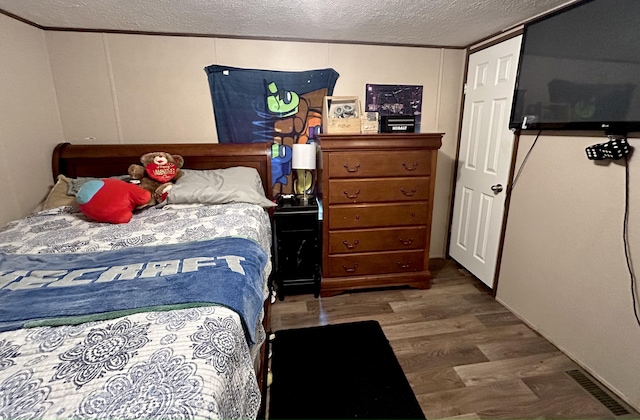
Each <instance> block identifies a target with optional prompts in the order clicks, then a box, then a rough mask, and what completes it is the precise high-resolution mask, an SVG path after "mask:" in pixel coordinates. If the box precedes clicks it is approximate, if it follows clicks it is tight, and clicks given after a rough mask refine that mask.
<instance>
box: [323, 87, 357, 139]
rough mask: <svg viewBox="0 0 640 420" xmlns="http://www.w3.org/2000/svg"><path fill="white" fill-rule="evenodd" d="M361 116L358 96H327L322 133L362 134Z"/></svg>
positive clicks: (325, 98)
mask: <svg viewBox="0 0 640 420" xmlns="http://www.w3.org/2000/svg"><path fill="white" fill-rule="evenodd" d="M361 115H362V113H361V110H360V100H359V99H358V97H357V96H325V97H324V109H323V111H322V121H323V125H322V131H323V132H324V133H326V134H353V133H360V124H361V121H360V117H361Z"/></svg>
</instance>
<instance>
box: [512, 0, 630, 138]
mask: <svg viewBox="0 0 640 420" xmlns="http://www.w3.org/2000/svg"><path fill="white" fill-rule="evenodd" d="M509 128H514V129H529V130H546V129H549V130H577V131H583V130H587V131H592V130H596V131H604V132H605V133H608V134H626V133H628V132H631V131H640V0H591V1H585V2H581V3H578V4H577V5H574V6H572V7H570V8H568V9H565V10H563V11H559V12H556V13H554V14H551V15H549V16H546V17H544V18H542V19H541V20H538V21H535V22H532V23H531V24H528V25H526V26H525V28H524V36H523V40H522V51H521V55H520V62H519V64H518V76H517V79H516V90H515V94H514V99H513V106H512V108H511V120H510V122H509Z"/></svg>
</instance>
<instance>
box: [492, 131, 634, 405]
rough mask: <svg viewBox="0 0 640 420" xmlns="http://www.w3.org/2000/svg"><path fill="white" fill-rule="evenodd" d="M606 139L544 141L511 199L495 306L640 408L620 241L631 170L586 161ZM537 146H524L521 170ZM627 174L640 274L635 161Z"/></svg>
mask: <svg viewBox="0 0 640 420" xmlns="http://www.w3.org/2000/svg"><path fill="white" fill-rule="evenodd" d="M606 140H607V139H606V138H604V137H597V138H583V137H552V136H541V138H540V139H539V140H538V143H537V144H536V146H535V148H534V149H533V151H532V152H531V155H530V157H529V159H528V161H527V163H526V166H525V167H524V170H523V171H522V174H521V176H520V178H519V180H518V181H517V184H516V186H515V188H514V191H513V195H512V198H511V206H510V210H509V219H508V222H507V230H506V239H505V244H504V254H503V259H502V266H501V270H500V275H499V280H498V289H497V299H498V300H499V301H500V302H502V303H503V304H505V305H506V306H507V307H508V308H510V309H511V310H512V311H513V312H515V313H516V314H518V315H519V316H520V317H522V318H523V319H524V320H525V321H526V322H527V323H529V324H530V325H531V326H533V327H534V328H535V329H536V330H537V331H538V332H540V333H541V334H542V335H543V336H545V337H546V338H547V339H549V340H550V341H551V342H553V343H554V344H555V345H556V346H558V347H559V348H560V349H562V350H563V351H564V352H566V353H567V354H568V355H569V356H571V357H572V358H573V359H575V360H576V361H578V362H579V363H580V364H582V366H584V367H586V368H587V370H589V371H590V372H591V373H592V374H594V375H595V376H596V377H598V378H599V379H600V380H602V381H603V383H605V384H606V385H608V386H609V387H610V388H611V389H612V390H614V391H615V392H616V393H618V394H619V395H620V396H621V397H623V398H624V399H625V400H626V401H627V402H629V403H630V404H632V405H633V406H635V407H636V408H640V325H638V324H637V323H636V321H635V318H634V314H633V304H632V297H631V280H630V276H629V273H628V272H627V265H626V260H625V254H624V247H623V239H622V232H623V231H622V229H623V217H624V191H625V168H624V166H623V165H621V162H622V161H620V162H616V163H610V162H609V163H607V164H605V165H599V164H596V163H594V162H593V161H590V160H588V159H587V158H586V155H585V152H584V149H585V147H587V146H589V145H592V144H594V143H602V142H604V141H606ZM532 142H533V137H532V136H523V137H522V138H521V141H520V146H519V149H518V161H517V165H516V168H519V166H520V163H521V162H522V159H523V157H524V155H525V154H526V153H527V151H528V150H529V147H530V145H531V144H532ZM630 142H631V144H633V145H635V147H636V148H637V147H638V146H640V141H639V140H638V139H630ZM630 175H631V177H630V189H631V202H630V203H631V206H630V219H629V227H630V232H629V239H630V242H629V244H630V250H631V256H632V259H633V260H634V261H635V263H636V264H635V265H636V267H638V264H639V262H640V223H638V221H639V219H638V217H639V215H640V212H639V210H640V194H638V185H640V161H638V159H637V158H636V159H633V158H632V159H631V160H630Z"/></svg>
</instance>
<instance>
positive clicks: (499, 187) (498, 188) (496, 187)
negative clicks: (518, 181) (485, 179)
mask: <svg viewBox="0 0 640 420" xmlns="http://www.w3.org/2000/svg"><path fill="white" fill-rule="evenodd" d="M491 191H493V193H494V194H498V193H501V192H502V184H496V185H492V186H491Z"/></svg>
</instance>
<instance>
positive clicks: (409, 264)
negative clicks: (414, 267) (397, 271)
mask: <svg viewBox="0 0 640 420" xmlns="http://www.w3.org/2000/svg"><path fill="white" fill-rule="evenodd" d="M398 267H400V268H409V267H411V261H409V262H408V263H406V264H402V263H401V262H400V261H398Z"/></svg>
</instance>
